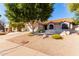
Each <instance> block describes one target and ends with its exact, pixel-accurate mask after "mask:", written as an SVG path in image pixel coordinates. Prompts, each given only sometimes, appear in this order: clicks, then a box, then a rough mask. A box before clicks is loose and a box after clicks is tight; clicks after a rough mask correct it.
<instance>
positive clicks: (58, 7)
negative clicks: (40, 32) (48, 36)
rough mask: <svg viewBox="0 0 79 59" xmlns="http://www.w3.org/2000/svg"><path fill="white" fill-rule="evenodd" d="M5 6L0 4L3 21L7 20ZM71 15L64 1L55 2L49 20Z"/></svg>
mask: <svg viewBox="0 0 79 59" xmlns="http://www.w3.org/2000/svg"><path fill="white" fill-rule="evenodd" d="M5 10H6V8H5V6H4V4H2V3H1V4H0V14H1V15H2V17H1V20H2V21H3V22H5V23H7V22H8V19H7V17H5ZM71 17H73V13H71V12H70V11H69V10H68V9H67V6H66V4H64V3H56V4H55V5H54V12H53V13H51V17H49V20H55V19H59V18H71Z"/></svg>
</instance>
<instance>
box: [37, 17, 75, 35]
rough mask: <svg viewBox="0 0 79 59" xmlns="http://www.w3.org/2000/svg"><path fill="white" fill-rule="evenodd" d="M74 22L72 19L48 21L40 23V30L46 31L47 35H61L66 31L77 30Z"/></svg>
mask: <svg viewBox="0 0 79 59" xmlns="http://www.w3.org/2000/svg"><path fill="white" fill-rule="evenodd" d="M73 22H74V20H73V19H70V18H63V19H57V20H48V21H46V22H40V23H39V26H38V29H44V30H45V33H47V34H53V33H61V32H62V31H64V30H68V31H73V30H74V29H75V26H74V25H73Z"/></svg>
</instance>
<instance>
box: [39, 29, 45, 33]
mask: <svg viewBox="0 0 79 59" xmlns="http://www.w3.org/2000/svg"><path fill="white" fill-rule="evenodd" d="M37 32H38V33H44V32H45V30H44V29H38V30H37Z"/></svg>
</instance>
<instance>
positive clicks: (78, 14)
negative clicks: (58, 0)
mask: <svg viewBox="0 0 79 59" xmlns="http://www.w3.org/2000/svg"><path fill="white" fill-rule="evenodd" d="M67 6H68V9H69V10H70V11H71V12H73V13H74V15H75V16H74V18H75V19H77V20H78V19H79V3H69V4H67Z"/></svg>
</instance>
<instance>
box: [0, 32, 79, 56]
mask: <svg viewBox="0 0 79 59" xmlns="http://www.w3.org/2000/svg"><path fill="white" fill-rule="evenodd" d="M17 34H21V35H18V36H17V37H16V36H14V37H12V38H10V39H6V40H5V35H4V37H3V41H2V42H0V55H5V56H8V55H12V56H13V55H14V56H20V55H22V56H23V55H32V56H33V55H35V56H39V55H40V56H46V55H48V56H54V55H56V56H61V55H63V56H67V55H68V56H69V55H70V56H71V55H79V46H78V45H79V39H78V38H79V35H78V34H76V33H73V34H71V35H68V36H64V37H63V39H53V38H51V37H50V35H49V37H47V38H45V39H43V37H42V36H39V35H33V36H29V35H28V33H27V32H23V33H17ZM10 35H14V34H9V35H8V37H9V36H10ZM0 38H2V37H1V36H0ZM22 44H24V45H22ZM1 48H2V49H1ZM7 49H8V50H7ZM1 51H2V52H1Z"/></svg>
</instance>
